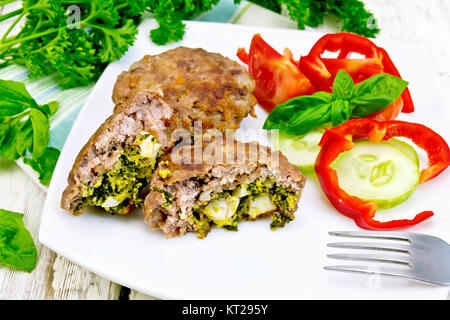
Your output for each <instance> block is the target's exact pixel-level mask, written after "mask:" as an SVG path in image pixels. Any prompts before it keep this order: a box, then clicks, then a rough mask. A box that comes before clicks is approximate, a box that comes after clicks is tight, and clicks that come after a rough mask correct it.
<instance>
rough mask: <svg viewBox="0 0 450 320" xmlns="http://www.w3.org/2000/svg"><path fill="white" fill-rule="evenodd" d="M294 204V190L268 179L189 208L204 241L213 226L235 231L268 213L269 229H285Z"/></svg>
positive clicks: (216, 196) (224, 192)
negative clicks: (270, 214)
mask: <svg viewBox="0 0 450 320" xmlns="http://www.w3.org/2000/svg"><path fill="white" fill-rule="evenodd" d="M296 201H297V197H296V195H295V193H294V192H293V191H290V190H289V189H287V188H286V187H283V186H281V185H279V184H277V183H274V182H273V181H271V180H270V179H266V180H264V181H262V180H260V179H258V180H256V181H254V182H252V183H249V184H247V185H242V186H239V187H237V188H236V189H234V190H225V191H223V192H221V193H217V194H214V195H212V197H211V199H209V200H208V201H198V203H197V204H196V205H194V207H193V209H192V216H191V219H192V221H193V223H195V225H196V226H197V229H198V233H197V236H198V237H199V238H203V237H205V236H206V234H207V233H208V232H209V231H210V230H211V228H212V226H215V227H218V228H220V227H223V228H224V229H226V230H229V231H238V226H237V225H238V224H239V222H241V221H242V220H253V219H256V218H257V217H258V216H259V215H264V214H267V213H270V212H274V213H273V214H272V223H271V224H270V228H271V229H272V230H275V229H276V228H281V227H284V226H285V224H286V223H288V222H290V221H291V220H292V218H291V216H290V215H289V214H288V213H289V211H290V210H292V209H293V208H294V206H295V203H296Z"/></svg>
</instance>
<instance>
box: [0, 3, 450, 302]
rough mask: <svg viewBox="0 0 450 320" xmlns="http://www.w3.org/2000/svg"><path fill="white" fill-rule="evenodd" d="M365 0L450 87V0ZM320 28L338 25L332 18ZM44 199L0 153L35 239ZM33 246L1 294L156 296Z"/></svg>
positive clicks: (2, 180) (4, 273)
mask: <svg viewBox="0 0 450 320" xmlns="http://www.w3.org/2000/svg"><path fill="white" fill-rule="evenodd" d="M364 3H365V4H366V7H367V8H368V9H369V10H371V11H372V12H373V13H374V14H375V16H376V18H377V19H378V23H379V26H380V29H381V32H380V34H379V35H378V36H377V38H379V39H389V40H400V41H409V42H415V43H419V44H421V45H422V46H423V47H424V48H427V49H428V50H429V52H430V54H431V57H432V58H433V62H434V64H435V67H436V70H439V76H440V79H441V86H442V88H443V89H444V90H445V91H446V90H449V89H450V41H449V39H450V1H448V0H396V1H392V0H364ZM264 22H265V26H268V27H270V26H276V25H270V24H267V20H266V21H264ZM245 23H246V24H249V23H248V21H245ZM285 25H286V26H289V25H292V24H291V23H289V22H287V23H286V24H285ZM320 30H321V31H325V32H337V31H339V30H338V29H337V28H336V27H335V24H334V23H332V22H330V23H328V24H326V25H325V26H324V27H321V28H320ZM243 45H246V44H243ZM247 45H248V44H247ZM417 63H420V61H418V62H417ZM447 107H450V105H447ZM44 199H45V193H44V192H43V191H42V190H41V189H40V188H39V187H38V186H37V185H36V184H35V183H34V182H33V181H32V180H31V179H30V178H29V177H28V176H27V175H26V174H25V172H24V171H22V169H20V168H19V167H18V166H17V165H16V164H13V163H8V162H6V161H4V160H2V159H0V207H1V208H4V209H8V210H12V211H17V212H22V213H24V222H25V225H26V226H27V228H28V229H29V230H30V232H31V234H32V235H33V238H34V239H38V230H39V222H40V215H41V211H42V207H43V204H44ZM36 246H37V250H38V263H37V266H36V269H35V270H34V271H33V272H32V273H31V274H28V273H25V272H18V271H14V270H11V269H8V268H4V267H0V300H3V299H109V300H117V299H131V300H133V299H154V298H153V297H149V296H146V295H144V294H141V293H139V292H136V291H134V290H131V291H130V290H128V289H127V288H122V287H121V286H119V285H117V284H115V283H113V282H111V281H109V280H106V279H103V278H101V277H99V276H97V275H95V274H93V273H91V272H89V271H87V270H84V269H83V268H81V267H79V266H77V265H75V264H73V263H72V262H70V261H68V260H66V259H65V258H62V257H60V256H58V255H57V254H55V253H54V252H52V251H51V250H49V249H48V248H46V247H44V246H42V245H41V244H40V243H36Z"/></svg>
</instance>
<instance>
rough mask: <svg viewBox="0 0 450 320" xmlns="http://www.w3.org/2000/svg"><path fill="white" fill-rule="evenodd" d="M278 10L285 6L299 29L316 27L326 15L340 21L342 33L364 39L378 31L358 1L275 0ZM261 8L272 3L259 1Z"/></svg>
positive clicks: (372, 17)
mask: <svg viewBox="0 0 450 320" xmlns="http://www.w3.org/2000/svg"><path fill="white" fill-rule="evenodd" d="M276 1H277V2H278V3H279V4H280V9H281V8H282V7H283V6H285V7H286V9H287V11H288V12H289V16H290V17H291V19H293V20H295V21H297V26H298V28H299V29H305V26H310V27H317V26H319V25H320V24H322V23H323V21H324V17H325V15H327V14H331V15H334V16H336V17H338V18H339V19H340V20H341V21H342V31H347V32H353V33H357V34H360V35H362V36H365V37H375V35H376V34H377V33H378V32H379V31H380V29H378V27H377V25H376V20H375V18H374V16H373V14H372V13H370V12H368V11H367V10H366V9H365V7H364V3H363V2H362V1H360V0H276ZM255 2H261V5H262V6H265V3H266V2H267V5H270V6H273V4H272V3H273V1H270V0H269V1H261V0H256V1H255Z"/></svg>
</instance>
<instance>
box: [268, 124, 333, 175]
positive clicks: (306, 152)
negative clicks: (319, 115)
mask: <svg viewBox="0 0 450 320" xmlns="http://www.w3.org/2000/svg"><path fill="white" fill-rule="evenodd" d="M324 132H325V130H324V129H323V127H320V128H318V129H315V130H313V131H311V132H309V133H307V134H306V135H303V136H295V135H289V134H285V133H282V132H281V133H280V136H279V144H278V145H277V144H275V149H276V150H280V151H281V152H282V153H283V154H284V155H285V156H286V158H287V159H288V160H289V162H290V163H292V164H293V165H295V166H297V167H299V168H300V170H301V171H302V172H303V173H304V174H314V163H315V162H316V158H317V155H318V154H319V151H320V147H319V142H320V139H321V138H322V135H323V133H324Z"/></svg>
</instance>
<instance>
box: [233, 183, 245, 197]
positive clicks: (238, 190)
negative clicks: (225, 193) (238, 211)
mask: <svg viewBox="0 0 450 320" xmlns="http://www.w3.org/2000/svg"><path fill="white" fill-rule="evenodd" d="M248 195H249V193H248V191H247V184H243V185H241V186H239V187H237V188H236V189H234V191H233V196H235V197H239V198H243V197H245V196H248Z"/></svg>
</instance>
